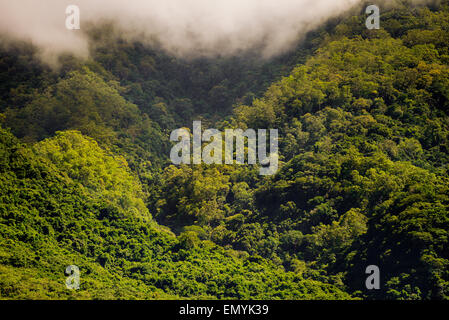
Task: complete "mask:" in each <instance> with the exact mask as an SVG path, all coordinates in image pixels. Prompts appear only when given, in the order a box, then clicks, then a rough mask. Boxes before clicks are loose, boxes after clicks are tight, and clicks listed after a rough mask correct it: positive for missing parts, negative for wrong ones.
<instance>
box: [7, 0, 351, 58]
mask: <svg viewBox="0 0 449 320" xmlns="http://www.w3.org/2000/svg"><path fill="white" fill-rule="evenodd" d="M359 1H360V0H76V1H75V0H71V1H70V0H69V1H68V0H39V1H37V0H0V33H3V34H5V33H7V34H8V35H9V36H14V37H17V38H22V39H32V41H33V42H34V43H35V44H36V45H38V46H39V47H41V48H42V49H43V52H44V53H45V56H46V57H47V58H48V57H51V55H57V54H59V53H61V52H63V51H70V52H73V53H76V54H78V55H84V56H86V55H87V52H88V50H87V41H86V38H85V37H84V35H83V32H82V31H83V25H84V26H86V22H94V23H99V22H101V21H102V20H103V19H112V20H114V21H115V22H116V24H117V26H119V27H120V29H122V30H123V31H125V34H126V35H127V36H129V37H131V38H138V39H141V40H142V41H149V39H150V38H151V36H154V35H156V36H157V37H158V39H159V41H160V42H161V45H162V46H163V48H165V49H166V50H168V51H170V52H171V53H175V54H178V55H192V54H198V53H202V54H217V53H220V54H235V53H238V52H239V51H242V50H245V49H248V48H253V47H255V46H258V47H261V53H262V55H264V56H270V55H273V54H277V53H280V52H282V51H284V50H285V49H288V48H290V47H291V46H292V44H295V43H296V42H297V40H298V38H299V36H300V35H302V34H304V33H305V32H306V31H309V30H311V29H313V28H314V27H316V26H317V25H319V24H320V23H322V22H323V21H325V20H326V19H328V18H329V17H332V16H335V15H338V14H340V13H342V12H343V11H345V10H348V9H350V7H351V6H352V5H354V4H356V3H357V2H359ZM70 4H74V5H78V7H79V8H80V10H81V30H80V31H71V30H67V29H66V28H65V20H66V14H65V9H66V7H67V6H68V5H70Z"/></svg>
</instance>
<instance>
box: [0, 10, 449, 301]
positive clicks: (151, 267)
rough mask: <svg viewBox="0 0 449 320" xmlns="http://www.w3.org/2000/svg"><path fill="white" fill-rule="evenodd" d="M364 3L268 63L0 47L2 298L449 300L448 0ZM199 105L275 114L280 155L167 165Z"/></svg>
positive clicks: (245, 119)
mask: <svg viewBox="0 0 449 320" xmlns="http://www.w3.org/2000/svg"><path fill="white" fill-rule="evenodd" d="M364 19H365V16H364V15H358V16H351V17H346V18H344V19H342V20H341V21H334V22H332V23H328V25H326V26H324V27H322V28H320V29H319V30H316V31H314V32H313V33H310V34H309V35H308V37H307V38H306V39H305V40H304V42H303V43H301V45H300V46H299V47H298V48H297V50H295V51H294V52H291V53H289V54H286V55H284V56H281V57H278V58H276V59H273V60H271V61H263V60H259V59H257V58H255V57H251V55H248V56H245V57H239V58H224V57H217V58H215V59H212V58H201V59H195V60H182V59H175V58H172V57H170V56H167V55H166V54H164V53H163V52H161V51H159V50H158V49H156V48H150V47H145V46H143V45H141V44H139V43H131V42H127V41H124V40H123V39H120V37H119V36H118V35H117V34H116V33H115V30H114V28H113V27H112V26H110V25H104V26H102V27H95V28H91V29H90V31H89V35H90V37H91V39H92V43H95V46H92V48H91V52H92V55H91V59H90V60H88V61H80V60H78V59H76V58H74V57H71V56H63V57H61V58H60V63H61V68H60V69H58V70H53V69H50V68H49V67H47V66H45V65H43V64H42V63H41V62H40V61H39V60H38V58H37V49H35V48H34V47H33V46H31V45H29V44H26V43H18V42H15V43H9V44H8V45H7V46H6V45H4V46H2V48H1V50H0V51H1V52H0V112H1V113H0V121H1V123H2V125H1V128H0V154H1V157H0V172H1V174H0V198H1V200H0V270H1V271H0V297H1V298H6V299H17V298H21V299H22V298H39V299H41V298H46V299H47V298H53V299H55V298H57V299H69V298H70V299H72V298H78V299H79V298H87V299H118V298H132V299H172V298H211V299H217V298H218V299H222V298H238V299H353V298H362V299H448V298H449V1H441V5H440V6H438V7H436V8H435V7H432V8H430V7H424V6H423V7H411V6H406V5H405V4H404V5H402V6H398V7H397V8H395V9H392V10H389V11H388V12H385V13H383V15H382V28H381V29H380V30H367V29H366V27H365V21H364ZM192 120H202V121H203V123H204V125H205V126H206V127H215V128H218V129H220V130H224V129H226V128H242V129H246V128H255V129H258V128H276V129H279V137H280V139H279V147H280V152H279V153H280V158H279V159H280V168H279V171H278V172H277V174H275V175H273V176H267V177H263V176H260V175H259V171H258V168H257V167H255V166H245V165H192V166H187V165H182V166H175V165H172V164H171V163H170V161H169V158H168V157H169V155H170V147H171V144H170V141H169V136H170V132H171V131H172V130H174V129H176V128H178V127H182V126H187V127H191V123H192ZM72 264H74V265H77V266H79V267H80V271H81V289H80V290H78V291H70V290H67V289H66V288H65V284H64V281H65V277H66V275H64V270H65V268H66V267H67V266H68V265H72ZM372 264H374V265H377V266H379V268H380V272H381V281H382V283H381V288H380V290H372V291H368V290H366V287H365V279H366V277H367V275H366V274H365V268H366V267H367V266H368V265H372Z"/></svg>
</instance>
